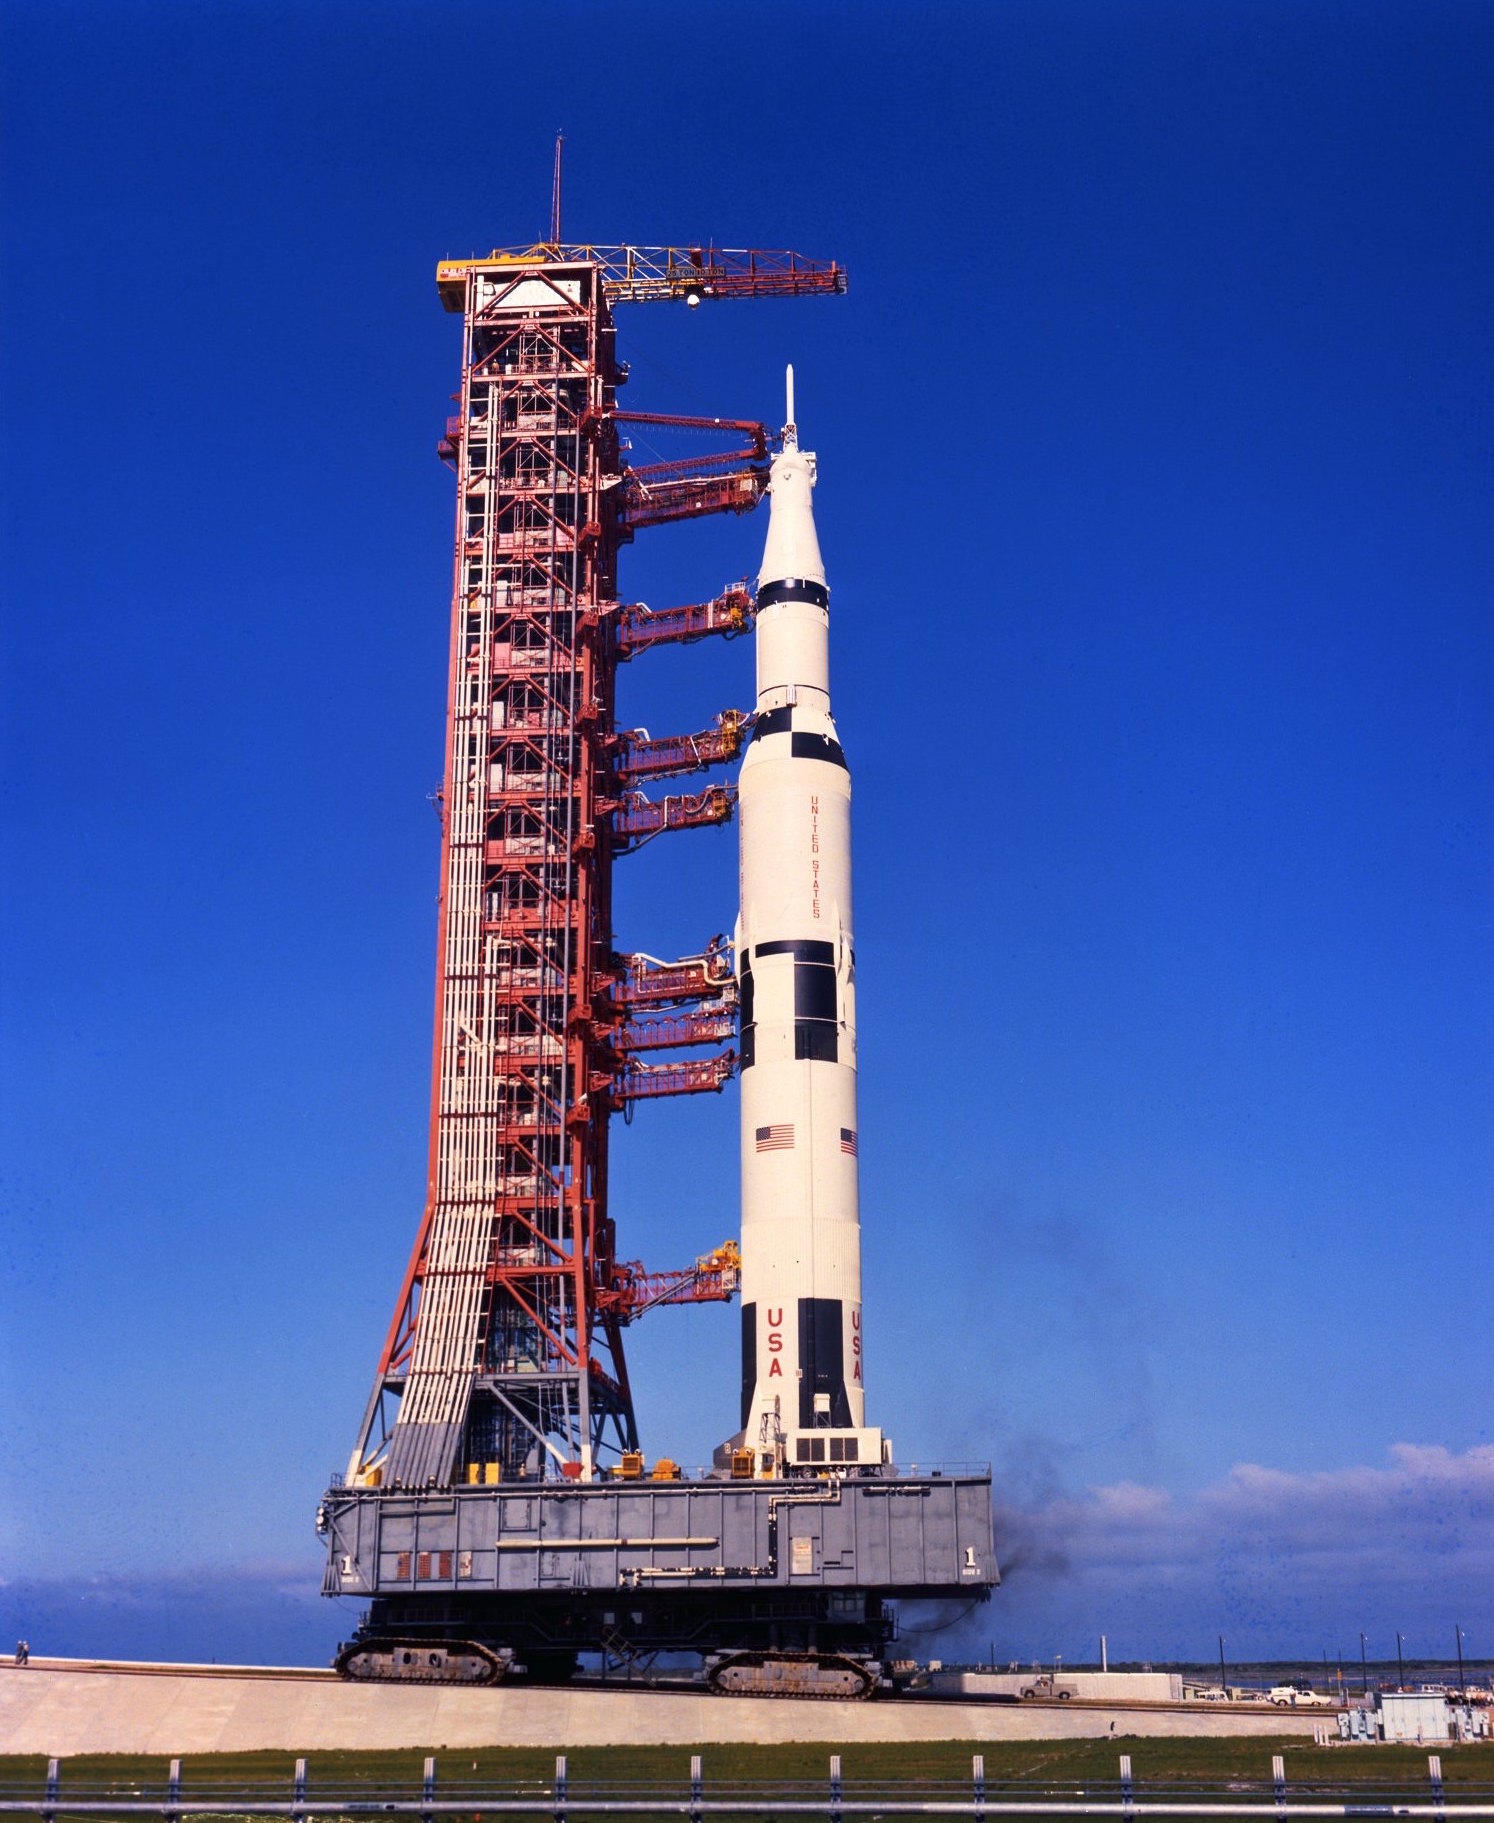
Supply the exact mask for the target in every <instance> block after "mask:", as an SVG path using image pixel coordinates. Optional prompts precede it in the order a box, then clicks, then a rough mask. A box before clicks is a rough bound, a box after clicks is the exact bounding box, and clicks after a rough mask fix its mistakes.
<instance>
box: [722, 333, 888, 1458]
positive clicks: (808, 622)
mask: <svg viewBox="0 0 1494 1823" xmlns="http://www.w3.org/2000/svg"><path fill="white" fill-rule="evenodd" d="M815 478H816V464H815V458H814V456H813V455H812V454H810V453H809V452H808V451H805V450H801V449H800V448H799V438H798V431H797V428H796V426H795V424H794V404H793V369H792V368H790V369H789V376H788V423H787V424H786V425H785V426H784V431H783V447H782V451H781V453H780V454H779V455H777V456H776V457H775V458H774V461H773V465H772V471H771V475H770V479H769V486H768V497H769V519H768V535H767V543H766V547H765V549H764V552H763V561H762V568H761V570H760V572H759V574H758V580H757V630H756V647H757V712H756V719H755V723H754V727H753V734H752V741H751V744H750V745H749V747H748V750H747V753H746V756H745V758H744V760H743V762H742V771H741V783H740V790H739V797H738V814H739V820H740V827H741V868H740V881H741V910H740V915H739V917H738V921H737V930H736V953H737V974H738V983H739V988H740V996H741V1045H740V1053H741V1098H742V1099H741V1116H742V1398H741V1426H742V1428H741V1431H740V1432H739V1433H738V1434H737V1436H736V1437H735V1438H734V1439H733V1440H732V1442H733V1444H734V1445H735V1446H737V1447H738V1448H744V1449H750V1450H752V1451H753V1452H754V1467H755V1472H756V1473H758V1474H783V1473H785V1472H787V1473H794V1472H805V1471H810V1472H812V1471H813V1470H814V1469H815V1468H816V1467H817V1466H818V1465H821V1464H824V1465H826V1466H828V1465H829V1464H831V1463H839V1464H852V1465H867V1466H874V1465H880V1463H881V1462H882V1460H883V1456H884V1443H883V1438H882V1433H881V1432H880V1431H879V1430H876V1429H873V1428H869V1427H868V1426H867V1424H866V1416H865V1395H864V1374H863V1346H862V1345H863V1331H862V1321H861V1225H860V1205H859V1185H858V1175H857V1174H858V1169H859V1161H858V1139H857V1132H858V1129H857V1115H856V950H855V927H854V923H853V916H852V904H851V775H850V770H849V767H848V766H847V764H846V757H845V753H844V751H843V750H842V748H841V744H840V740H839V737H838V735H837V733H836V729H835V723H834V720H833V719H832V717H831V713H830V614H829V603H830V591H829V588H828V586H827V584H826V580H825V567H824V563H823V561H822V559H821V556H820V547H819V539H818V535H817V533H816V531H815V524H814V511H813V503H812V490H813V488H814V485H815Z"/></svg>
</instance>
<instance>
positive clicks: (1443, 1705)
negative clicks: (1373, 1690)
mask: <svg viewBox="0 0 1494 1823" xmlns="http://www.w3.org/2000/svg"><path fill="white" fill-rule="evenodd" d="M1378 1702H1379V1708H1380V1736H1381V1738H1382V1739H1383V1740H1386V1741H1447V1740H1451V1739H1452V1718H1451V1716H1450V1714H1449V1712H1448V1707H1447V1698H1446V1697H1445V1696H1433V1695H1432V1694H1431V1693H1430V1692H1429V1691H1425V1690H1382V1691H1381V1692H1380V1695H1379V1698H1378Z"/></svg>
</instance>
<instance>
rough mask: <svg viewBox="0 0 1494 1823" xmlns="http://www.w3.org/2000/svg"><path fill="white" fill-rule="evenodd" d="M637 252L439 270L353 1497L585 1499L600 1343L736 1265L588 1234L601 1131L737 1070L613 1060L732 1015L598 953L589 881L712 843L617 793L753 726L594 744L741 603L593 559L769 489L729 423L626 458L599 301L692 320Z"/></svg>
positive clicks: (561, 251)
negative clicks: (424, 1183) (409, 801)
mask: <svg viewBox="0 0 1494 1823" xmlns="http://www.w3.org/2000/svg"><path fill="white" fill-rule="evenodd" d="M640 251H642V252H644V253H648V252H649V251H650V250H638V249H621V250H619V249H593V248H568V247H565V248H563V247H559V246H555V247H551V246H544V247H539V248H534V249H530V250H527V251H519V252H512V253H504V254H495V255H492V256H490V257H489V258H488V259H486V260H475V261H463V262H458V263H449V264H446V265H443V266H442V267H441V268H440V269H439V272H438V284H439V287H440V291H441V296H442V299H443V301H444V302H445V303H446V304H447V307H448V308H460V309H461V310H462V311H463V314H464V324H465V344H464V359H463V378H462V392H461V409H460V412H459V414H458V415H457V416H456V417H455V418H453V419H452V420H451V421H450V422H449V423H448V425H447V430H446V436H445V438H444V440H443V442H442V444H441V454H442V455H443V457H444V458H445V459H446V460H448V461H449V462H450V463H451V464H452V465H453V467H454V468H455V470H456V472H457V478H458V487H457V533H456V565H455V581H454V589H453V604H452V620H451V667H450V676H449V692H448V711H447V745H446V763H445V776H444V785H443V792H442V804H441V809H442V830H443V833H442V855H441V903H440V928H439V939H438V953H437V1006H436V1023H435V1056H434V1063H433V1073H432V1078H433V1086H432V1099H431V1128H430V1169H429V1181H428V1187H427V1199H426V1207H425V1213H424V1217H423V1219H422V1221H421V1224H420V1229H419V1232H418V1235H417V1237H416V1242H415V1246H414V1250H413V1252H412V1254H411V1258H410V1262H409V1266H408V1268H407V1270H406V1274H405V1279H404V1283H403V1285H402V1288H401V1291H400V1295H399V1298H398V1300H397V1304H396V1309H395V1314H394V1318H393V1321H392V1323H391V1325H390V1329H389V1333H388V1336H387V1338H386V1341H385V1345H384V1350H383V1354H382V1356H381V1359H380V1363H379V1369H378V1373H377V1375H376V1377H375V1382H374V1387H373V1392H372V1396H371V1398H370V1401H369V1405H368V1409H367V1412H366V1414H365V1418H364V1422H363V1426H362V1429H361V1431H360V1434H359V1438H358V1443H357V1446H356V1448H355V1450H354V1453H353V1458H352V1462H351V1464H350V1469H349V1480H350V1481H352V1482H353V1483H354V1484H358V1485H379V1484H380V1483H382V1484H385V1485H394V1486H401V1487H407V1488H424V1487H431V1486H445V1485H449V1484H451V1483H453V1482H455V1481H463V1480H466V1481H482V1482H498V1481H510V1480H515V1479H520V1478H535V1477H544V1476H548V1475H555V1474H561V1475H565V1476H578V1477H581V1478H583V1479H589V1478H590V1476H591V1474H592V1470H593V1465H594V1462H595V1460H596V1457H597V1455H598V1452H599V1451H601V1450H603V1449H604V1448H608V1449H616V1450H618V1451H631V1450H636V1449H637V1447H638V1436H637V1427H636V1423H635V1420H634V1414H633V1405H632V1398H631V1394H630V1391H629V1386H628V1376H627V1368H626V1364H625V1360H624V1354H623V1344H622V1329H623V1327H624V1326H625V1325H626V1324H627V1323H628V1322H629V1321H630V1320H631V1319H632V1318H633V1317H634V1316H637V1315H639V1314H641V1312H642V1311H643V1310H644V1309H647V1308H651V1307H653V1306H654V1305H656V1304H660V1303H679V1302H685V1301H690V1300H694V1299H701V1298H724V1297H727V1296H729V1295H730V1294H731V1292H732V1291H733V1290H734V1289H735V1284H736V1275H735V1265H736V1260H735V1252H734V1250H732V1249H725V1250H718V1251H717V1252H716V1253H715V1254H712V1255H707V1256H705V1257H704V1258H702V1259H701V1260H698V1261H697V1262H696V1263H695V1265H694V1266H693V1267H690V1268H686V1269H684V1270H682V1271H679V1272H675V1273H666V1274H649V1273H645V1272H644V1271H643V1269H642V1268H641V1267H640V1266H638V1265H636V1264H634V1263H627V1262H619V1261H618V1260H617V1258H616V1249H615V1237H614V1233H613V1225H612V1222H611V1219H610V1217H609V1215H608V1209H607V1143H608V1120H609V1117H610V1115H611V1114H612V1113H613V1112H615V1111H616V1110H617V1109H618V1108H620V1107H621V1106H623V1105H624V1104H625V1103H627V1102H630V1101H634V1100H639V1099H644V1098H648V1097H652V1096H657V1095H667V1094H680V1093H691V1092H696V1091H699V1090H705V1089H720V1088H721V1087H722V1086H723V1085H724V1084H725V1083H726V1082H727V1081H728V1080H729V1078H730V1076H731V1074H732V1072H733V1070H734V1068H735V1063H736V1058H735V1053H734V1052H733V1051H731V1050H730V1049H727V1050H724V1051H716V1052H713V1053H712V1054H710V1055H708V1056H705V1057H701V1056H693V1057H685V1058H674V1059H666V1060H664V1061H661V1062H644V1061H642V1060H641V1059H640V1058H639V1056H638V1055H637V1053H639V1052H649V1051H657V1050H669V1049H673V1048H676V1047H681V1046H700V1045H702V1044H707V1043H719V1042H720V1041H722V1040H724V1039H726V1038H728V1037H730V1035H731V1033H732V1030H733V1025H734V1018H735V1006H736V1001H735V993H736V990H735V984H734V980H733V973H732V967H731V962H730V958H729V955H728V954H727V952H726V947H725V945H724V944H723V943H722V942H721V941H720V940H719V939H718V940H716V941H715V942H713V943H712V945H710V946H709V947H708V948H707V949H706V950H704V951H703V952H702V953H701V954H700V955H698V956H695V957H689V958H684V959H682V960H681V961H679V962H677V963H667V964H666V963H659V962H656V961H654V960H653V959H651V958H648V957H644V956H627V955H618V954H617V953H616V952H615V951H614V948H613V932H612V868H613V863H614V860H615V858H616V857H617V856H618V855H619V854H621V853H624V852H626V851H627V850H628V849H629V848H630V847H633V846H636V845H637V844H638V843H639V842H641V841H643V840H646V839H648V838H649V837H650V836H652V835H654V834H657V833H659V832H661V831H663V830H667V829H681V828H690V827H697V826H700V825H704V824H711V823H720V822H723V821H725V820H727V819H728V818H729V817H730V816H731V814H732V809H733V804H734V799H735V793H734V790H733V788H732V787H730V786H728V785H722V784H709V785H706V786H705V787H704V789H702V790H700V791H697V792H694V793H684V794H677V795H670V796H666V797H663V798H657V799H656V798H650V797H648V796H646V795H645V794H644V793H643V792H642V791H641V790H640V789H639V788H638V786H639V784H640V782H641V781H644V780H657V779H659V778H663V777H667V776H671V775H679V774H685V773H689V772H693V771H698V770H701V769H703V768H705V767H707V766H710V765H713V764H716V763H719V762H721V761H723V760H728V759H730V758H732V757H733V756H734V755H735V754H736V753H737V752H738V751H739V749H740V746H741V744H742V741H743V739H744V737H745V735H746V734H747V733H748V732H750V719H749V718H747V717H744V716H742V715H741V714H738V713H736V712H733V711H728V712H726V713H725V714H723V715H722V716H721V717H720V718H719V719H718V722H717V724H716V726H715V727H714V728H712V729H709V730H706V731H703V732H701V733H699V734H695V735H687V736H679V737H674V738H669V739H664V740H651V739H649V738H647V737H646V736H643V735H641V734H638V733H636V732H630V731H626V730H623V731H620V730H618V729H617V728H616V726H615V716H614V704H615V682H616V670H617V665H618V663H619V662H620V661H621V660H624V659H627V658H631V657H632V656H634V654H636V653H638V652H641V651H644V650H646V649H648V648H649V647H651V646H653V645H657V644H659V643H663V642H666V641H668V642H681V641H688V640H693V639H698V638H701V637H704V636H705V635H707V634H710V633H726V634H731V633H736V632H743V631H746V630H747V629H748V628H749V627H750V626H751V624H752V618H753V603H752V598H751V596H750V594H749V593H748V591H747V589H746V587H745V585H737V586H736V587H734V588H732V589H728V590H727V591H725V592H724V593H723V594H722V595H721V596H719V597H717V598H716V599H715V600H714V601H709V602H704V603H699V604H693V605H691V606H688V607H682V608H677V609H667V610H664V611H662V612H660V613H656V614H651V613H650V612H649V611H648V610H646V609H644V608H642V607H639V606H634V605H628V604H621V603H619V602H618V600H617V557H618V550H619V547H620V546H621V545H622V544H624V543H626V542H628V541H629V540H630V539H631V537H632V535H633V531H634V529H635V527H637V526H640V525H651V524H658V523H663V522H667V521H669V520H672V519H680V518H685V517H689V516H692V515H694V514H698V513H702V512H716V511H743V510H746V509H748V508H750V507H751V506H752V505H754V504H755V503H756V501H757V499H758V497H759V496H760V494H761V492H762V490H763V486H764V483H765V480H766V474H767V469H766V461H765V455H766V450H767V437H766V433H765V431H764V429H763V427H762V426H761V425H758V424H750V423H744V422H741V421H732V420H707V421H704V422H705V423H707V424H708V425H709V426H710V427H712V428H719V429H721V430H723V431H731V432H734V433H737V434H739V435H741V436H742V437H743V438H745V443H744V446H743V447H740V448H735V449H731V450H728V451H726V452H724V453H722V454H719V455H711V456H704V457H701V456H692V457H689V458H686V459H685V460H683V461H680V462H675V463H656V464H653V465H651V466H648V467H643V468H636V467H629V466H627V465H626V464H625V463H624V462H623V460H622V457H621V453H620V443H619V437H618V432H617V424H618V422H619V419H620V417H623V416H631V417H633V418H635V419H638V418H643V416H644V415H643V414H621V413H620V412H619V410H618V406H617V398H616V389H617V387H618V385H619V384H620V383H621V379H622V378H623V375H622V373H621V371H620V369H619V367H618V365H617V362H616V358H615V354H614V346H615V337H614V332H613V327H612V320H611V304H612V302H613V301H615V300H619V299H640V298H648V297H683V296H686V295H687V293H686V291H685V289H684V288H683V286H682V285H681V284H676V283H674V282H673V281H672V280H671V279H670V276H669V274H670V272H671V271H672V270H673V266H672V265H671V261H672V258H673V255H674V254H675V253H677V252H679V250H671V249H663V250H657V249H656V250H652V253H653V254H658V255H661V256H665V257H663V259H662V263H661V260H660V259H657V258H649V259H645V260H642V261H641V262H640V260H639V257H638V256H639V254H640ZM696 251H697V252H698V251H699V250H696ZM630 259H631V269H632V273H633V277H632V278H631V279H630V278H629V276H628V273H629V260H630ZM686 259H687V263H688V255H687V256H686ZM723 261H724V262H725V263H724V264H723ZM755 261H756V262H761V264H762V271H761V282H760V283H759V284H756V286H754V282H753V271H754V267H753V262H755ZM785 262H787V264H785ZM693 270H694V271H695V274H696V281H697V286H698V284H699V282H700V279H701V272H702V268H701V266H699V265H696V266H694V267H693ZM705 270H706V273H707V276H708V277H710V278H711V279H712V280H713V281H714V280H717V279H719V280H720V283H719V284H718V285H717V286H716V288H715V289H711V290H708V291H707V292H706V293H705V294H706V295H712V296H730V295H744V294H745V295H750V294H751V293H752V291H753V290H754V288H755V289H757V290H759V291H762V292H765V293H768V294H773V293H775V292H776V293H779V294H783V293H785V292H787V293H789V294H793V293H794V292H795V291H799V290H815V289H820V290H829V291H835V290H843V289H844V283H845V281H844V275H843V274H841V273H839V272H838V270H837V269H835V268H824V267H818V266H816V265H815V263H814V262H809V261H802V260H799V259H798V256H795V255H741V256H738V255H733V256H730V259H729V260H728V259H727V256H719V257H718V256H717V255H715V254H714V252H713V253H712V255H711V260H710V261H708V262H706V267H705ZM824 275H828V276H824ZM728 279H729V280H730V281H731V282H730V283H729V284H728V283H727V282H726V281H727V280H728ZM454 300H456V301H454ZM692 301H693V300H692ZM644 421H648V422H653V423H685V424H692V425H697V426H698V425H700V424H701V423H702V421H700V420H685V419H680V420H674V419H668V418H664V417H661V416H659V415H657V414H650V415H649V416H648V417H647V418H646V419H644ZM391 1417H392V1422H391Z"/></svg>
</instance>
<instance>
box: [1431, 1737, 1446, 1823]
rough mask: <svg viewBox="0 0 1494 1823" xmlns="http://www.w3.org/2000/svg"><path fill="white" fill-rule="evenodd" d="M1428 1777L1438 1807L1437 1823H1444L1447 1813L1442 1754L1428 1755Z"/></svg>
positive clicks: (1433, 1799) (1434, 1801)
mask: <svg viewBox="0 0 1494 1823" xmlns="http://www.w3.org/2000/svg"><path fill="white" fill-rule="evenodd" d="M1427 1777H1428V1778H1429V1779H1430V1780H1431V1781H1432V1802H1433V1803H1434V1804H1435V1805H1436V1806H1437V1823H1442V1819H1443V1817H1444V1816H1445V1815H1446V1812H1445V1810H1444V1808H1443V1803H1444V1800H1443V1795H1442V1755H1441V1754H1440V1753H1429V1754H1428V1755H1427Z"/></svg>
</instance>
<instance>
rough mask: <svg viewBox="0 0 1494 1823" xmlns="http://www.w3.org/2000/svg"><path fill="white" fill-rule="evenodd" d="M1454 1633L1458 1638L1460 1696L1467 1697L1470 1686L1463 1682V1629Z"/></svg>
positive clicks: (1455, 1630)
mask: <svg viewBox="0 0 1494 1823" xmlns="http://www.w3.org/2000/svg"><path fill="white" fill-rule="evenodd" d="M1453 1631H1454V1632H1455V1633H1456V1634H1457V1636H1458V1695H1459V1696H1465V1697H1466V1696H1467V1694H1468V1686H1467V1685H1466V1684H1465V1683H1464V1682H1463V1629H1462V1628H1461V1627H1454V1628H1453Z"/></svg>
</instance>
